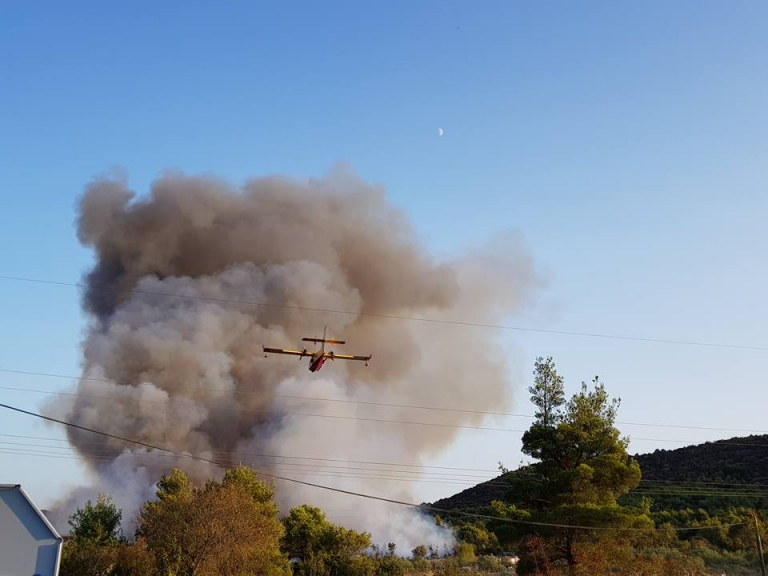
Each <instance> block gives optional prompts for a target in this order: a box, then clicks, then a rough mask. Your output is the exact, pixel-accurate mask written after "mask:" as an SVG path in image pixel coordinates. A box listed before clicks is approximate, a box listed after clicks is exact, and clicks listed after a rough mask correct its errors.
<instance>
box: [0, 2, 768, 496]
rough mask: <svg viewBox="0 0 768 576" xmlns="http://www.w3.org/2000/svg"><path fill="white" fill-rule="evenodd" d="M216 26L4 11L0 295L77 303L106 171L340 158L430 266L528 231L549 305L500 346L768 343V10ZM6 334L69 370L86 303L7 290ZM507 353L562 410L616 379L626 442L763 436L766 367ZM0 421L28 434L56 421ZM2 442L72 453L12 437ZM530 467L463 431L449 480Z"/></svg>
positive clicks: (161, 12) (530, 10)
mask: <svg viewBox="0 0 768 576" xmlns="http://www.w3.org/2000/svg"><path fill="white" fill-rule="evenodd" d="M220 4H221V5H218V6H214V4H213V3H210V2H183V3H182V2H162V3H150V2H138V3H123V4H122V5H117V4H115V3H99V2H69V3H66V4H61V3H53V2H36V3H26V4H24V5H22V3H17V4H16V5H11V4H10V3H4V4H3V5H2V6H0V50H1V51H2V55H3V57H2V64H1V65H0V79H1V80H0V186H1V187H2V188H0V189H1V190H2V197H3V210H2V215H1V216H0V221H1V222H2V226H0V242H2V245H3V247H4V249H3V251H2V257H1V258H0V264H1V265H0V274H3V275H12V276H24V277H32V278H41V279H49V280H58V281H63V282H75V281H77V280H78V279H79V278H80V274H81V272H82V271H83V270H84V269H85V268H86V267H87V266H88V264H89V262H90V255H89V254H88V253H87V252H85V251H84V250H83V249H82V248H81V247H80V246H79V244H78V243H77V239H76V236H75V230H74V203H75V201H76V198H77V197H78V195H79V194H80V193H81V191H82V188H83V186H84V185H85V184H86V183H87V182H88V181H89V179H90V178H91V177H93V176H94V175H95V174H98V173H101V172H103V171H105V170H107V169H109V168H111V167H113V166H122V167H124V168H125V169H126V170H127V171H128V174H129V176H130V181H131V185H132V186H133V187H134V189H136V190H139V191H146V189H147V187H148V186H149V184H150V183H151V181H152V179H153V178H154V177H156V176H157V175H158V173H159V172H161V171H162V170H164V169H167V168H180V169H183V170H185V171H189V172H195V173H198V172H206V171H210V172H214V173H216V174H219V175H222V176H224V177H227V178H230V179H232V180H233V181H235V182H239V181H242V180H243V179H244V178H246V177H247V176H250V175H258V174H265V173H284V174H289V175H292V176H299V177H301V176H314V175H321V174H323V173H324V172H326V171H327V170H328V169H329V168H330V167H331V166H332V165H333V163H335V162H339V161H343V162H347V163H349V164H350V165H351V167H352V168H353V169H354V170H356V171H357V172H358V173H359V174H360V175H361V176H362V177H363V178H365V179H367V180H370V181H374V182H377V183H381V184H383V185H385V186H386V187H387V189H388V191H389V194H390V197H391V199H392V200H393V201H394V202H395V203H397V204H399V205H400V206H402V207H403V208H404V209H405V210H406V211H407V212H408V214H409V215H410V216H411V218H412V219H413V222H414V225H415V227H416V228H417V230H418V231H419V233H420V235H421V236H422V237H423V239H424V241H425V242H426V243H427V245H428V246H429V247H430V249H431V250H432V252H433V253H434V254H435V255H437V256H439V257H442V256H449V255H451V254H453V253H455V252H456V251H458V250H460V249H462V248H463V247H465V246H467V245H469V244H472V243H478V242H483V241H486V240H487V239H488V238H490V237H492V236H493V235H494V233H496V232H499V231H505V230H508V229H516V230H519V231H521V232H522V233H523V234H524V235H525V237H526V240H527V242H528V244H529V246H530V249H531V251H532V253H533V254H534V256H535V258H536V262H537V264H538V266H540V268H541V269H542V270H543V271H545V272H546V273H547V275H548V277H549V279H550V283H549V287H548V289H547V290H546V291H545V292H544V293H543V294H541V297H540V299H539V302H538V305H537V306H536V307H535V308H533V309H531V310H528V311H526V313H525V314H524V315H522V316H521V317H519V318H515V319H510V320H509V321H510V322H514V323H516V324H519V325H524V326H534V327H541V328H547V329H555V330H570V331H584V332H600V333H612V334H627V335H632V336H647V337H655V338H667V339H683V340H698V341H710V342H724V343H733V344H743V345H753V346H768V337H767V336H766V335H765V331H764V326H765V325H766V320H768V310H767V309H766V306H765V298H764V295H765V294H766V291H767V288H768V275H766V272H765V266H764V246H765V245H766V240H768V233H766V230H765V226H764V218H765V217H764V215H765V210H766V207H767V204H768V200H766V197H765V194H764V191H765V184H766V171H765V166H766V165H768V163H767V160H768V158H767V157H766V156H767V155H768V146H767V145H768V130H767V129H768V115H766V113H765V103H766V102H767V101H768V77H767V76H766V74H765V70H766V69H767V67H766V65H767V64H768V37H766V35H765V30H766V25H768V5H766V4H765V3H764V2H758V1H743V2H739V3H736V4H733V3H724V2H714V1H702V0H696V1H682V0H681V1H678V2H674V3H670V2H645V3H636V2H622V1H619V2H616V1H611V2H607V1H606V2H582V3H578V4H577V3H567V2H551V3H547V4H546V5H544V4H542V3H523V2H502V1H490V0H489V1H486V2H482V3H476V2H445V1H440V2H437V1H421V2H404V1H403V2H386V3H377V4H375V5H374V4H373V3H369V2H333V1H326V2H313V3H310V2H304V3H298V2H297V3H290V6H289V5H288V3H277V2H261V3H253V2H225V3H220ZM438 127H442V128H443V129H444V130H445V135H444V136H443V137H442V138H438V136H437V129H438ZM0 314H1V315H2V318H3V321H2V324H0V326H2V328H1V329H0V368H3V369H16V370H31V371H40V372H55V373H61V374H75V373H77V370H78V366H79V341H80V337H81V334H82V330H83V327H84V322H85V320H84V318H83V316H82V315H81V313H80V310H79V305H78V296H77V293H76V291H75V290H74V289H73V288H67V287H55V286H43V285H31V284H24V283H15V282H11V281H5V280H2V281H0ZM500 337H501V338H503V339H504V342H505V343H508V344H509V346H510V350H514V352H513V354H512V356H511V358H510V369H511V370H513V371H514V372H516V373H518V374H528V373H529V372H530V368H531V366H532V363H533V359H534V357H535V356H537V355H548V354H552V355H554V356H555V358H556V361H557V363H558V367H559V368H560V369H561V372H562V373H563V375H564V376H565V377H566V383H567V385H568V386H569V391H574V390H575V388H576V386H577V385H578V383H579V382H580V381H581V380H589V379H590V378H591V377H592V376H593V375H594V374H595V373H599V374H600V375H601V378H602V379H604V380H605V381H606V383H607V385H608V387H609V390H610V391H611V392H612V393H613V394H616V395H619V396H621V397H622V399H623V402H624V403H623V408H622V410H621V413H620V419H621V420H622V421H627V422H647V423H662V424H669V423H676V424H681V425H692V426H714V427H723V428H749V429H762V428H766V429H768V425H766V424H763V421H764V418H763V414H764V409H763V404H764V401H765V392H764V391H765V389H766V387H765V376H764V374H765V370H764V366H765V361H766V359H767V358H768V352H764V351H746V350H734V349H721V348H701V347H699V348H696V347H683V346H674V345H661V344H649V343H639V342H627V341H609V340H597V339H589V338H579V337H566V336H554V335H543V334H532V333H516V332H512V331H510V332H504V333H500ZM64 384H65V382H61V381H51V380H50V379H44V378H32V377H20V376H11V375H8V374H4V375H3V374H0V386H5V387H26V388H35V389H57V388H61V387H62V386H64ZM517 396H518V401H517V404H516V409H517V411H529V408H528V403H527V394H526V393H525V392H524V390H523V389H522V388H520V389H519V390H517ZM0 398H3V401H7V402H8V403H11V404H15V405H19V406H21V407H25V408H28V409H34V410H36V409H38V408H39V405H40V401H41V398H42V396H40V395H36V394H30V393H23V392H12V391H9V390H0ZM445 403H446V405H450V399H445ZM495 424H496V425H500V426H505V427H510V428H519V427H525V426H526V425H527V424H526V423H525V422H520V421H517V422H515V421H514V420H508V421H504V422H501V423H495ZM622 430H624V431H625V432H626V433H628V434H630V435H631V436H634V437H635V438H651V439H653V438H655V439H659V440H687V441H698V440H703V439H714V438H719V437H728V436H731V435H733V434H729V433H727V432H715V431H710V432H705V431H693V430H685V429H674V428H649V427H638V426H628V425H627V426H622ZM0 434H18V435H31V436H34V435H38V436H50V435H52V434H58V433H57V432H55V431H53V430H50V429H47V428H45V427H43V426H42V425H41V424H38V423H36V422H34V421H30V420H29V419H28V418H26V417H22V416H15V415H9V414H5V413H4V414H2V417H0ZM0 440H3V441H13V440H11V439H10V438H9V437H2V438H0ZM18 441H19V442H23V440H18ZM679 445H681V444H680V443H672V442H661V441H647V440H635V441H633V444H632V448H633V449H635V450H642V451H645V450H649V449H654V448H672V447H676V446H679ZM518 448H519V441H518V438H517V437H516V436H515V435H511V434H504V433H494V432H484V433H480V432H477V433H469V432H468V433H466V434H464V435H462V440H461V441H460V442H459V443H458V444H457V446H456V447H455V449H452V450H450V451H449V452H448V453H446V454H445V455H444V456H442V457H441V458H440V459H439V462H440V463H450V465H456V466H472V467H482V468H487V467H493V466H494V464H495V462H496V461H497V460H500V459H502V460H505V461H507V462H508V463H512V462H513V461H514V460H515V459H516V458H518V456H517V450H518ZM52 465H53V466H55V470H56V475H57V477H60V479H61V480H60V483H58V482H57V483H52V482H51V481H50V479H51V472H50V467H51V466H52ZM0 470H2V471H3V475H4V476H7V477H3V478H0V482H20V483H22V484H25V485H26V486H27V487H28V491H29V492H30V493H31V494H32V495H33V497H35V498H37V499H38V500H41V501H43V503H45V502H47V501H50V499H51V498H52V497H54V496H55V495H57V494H59V493H60V492H61V489H62V486H63V485H75V484H77V483H78V482H80V481H81V478H82V476H81V475H82V471H81V470H80V469H79V468H78V467H77V465H76V463H75V462H73V461H69V460H55V461H54V460H45V459H43V458H36V457H31V456H20V455H11V454H3V453H2V450H0ZM434 488H435V487H431V489H432V490H434ZM440 488H441V490H442V489H443V488H442V487H440ZM445 491H447V492H450V489H449V488H446V489H445ZM433 494H434V493H433Z"/></svg>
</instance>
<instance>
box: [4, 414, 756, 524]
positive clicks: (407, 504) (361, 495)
mask: <svg viewBox="0 0 768 576" xmlns="http://www.w3.org/2000/svg"><path fill="white" fill-rule="evenodd" d="M0 408H5V409H6V410H11V411H14V412H18V413H21V414H26V415H28V416H33V417H35V418H40V419H42V420H47V421H49V422H54V423H56V424H61V425H63V426H68V427H71V428H76V429H78V430H82V431H84V432H89V433H91V434H98V435H100V436H104V437H107V438H112V439H114V440H119V441H121V442H126V443H128V444H135V445H137V446H143V447H144V448H149V449H150V450H158V451H161V452H166V453H169V454H173V455H175V456H178V457H181V458H190V459H193V460H198V461H200V462H207V463H208V464H212V465H214V466H218V467H220V468H226V467H227V466H226V465H225V464H224V463H222V462H219V461H216V460H212V459H210V458H204V457H202V456H196V455H194V454H190V453H186V454H185V453H183V452H178V451H176V450H172V449H170V448H165V447H162V446H156V445H153V444H149V443H147V442H142V441H140V440H133V439H131V438H125V437H123V436H118V435H116V434H110V433H109V432H104V431H101V430H95V429H93V428H88V427H86V426H81V425H79V424H75V423H73V422H67V421H65V420H59V419H58V418H52V417H50V416H44V415H43V414H38V413H36V412H31V411H29V410H24V409H22V408H17V407H15V406H10V405H8V404H2V403H0ZM261 474H262V475H263V476H266V477H268V478H272V479H274V480H282V481H284V482H291V483H294V484H300V485H303V486H309V487H312V488H318V489H321V490H327V491H330V492H336V493H339V494H347V495H349V496H355V497H358V498H365V499H368V500H376V501H379V502H386V503H389V504H396V505H399V506H405V507H408V508H414V509H417V510H428V511H431V512H438V513H443V514H446V513H447V514H456V515H461V516H469V517H472V518H482V519H487V520H494V521H498V522H507V523H511V524H522V525H529V526H542V527H549V528H567V529H578V530H595V531H606V530H611V531H630V532H649V531H655V530H656V528H655V527H654V528H637V527H615V526H579V525H574V524H559V523H552V522H536V521H532V520H518V519H513V518H500V517H497V516H491V515H489V514H476V513H472V512H465V511H459V510H448V509H443V508H438V507H435V506H429V505H424V504H422V505H419V504H414V503H412V502H405V501H403V500H395V499H393V498H385V497H382V496H374V495H372V494H364V493H362V492H356V491H353V490H344V489H343V488H336V487H333V486H326V485H323V484H316V483H314V482H307V481H305V480H299V479H297V478H289V477H286V476H281V475H277V474H270V473H266V472H261ZM745 524H747V522H735V523H732V524H721V525H718V526H691V527H682V528H672V530H674V531H698V530H711V529H722V528H730V527H733V526H742V525H745Z"/></svg>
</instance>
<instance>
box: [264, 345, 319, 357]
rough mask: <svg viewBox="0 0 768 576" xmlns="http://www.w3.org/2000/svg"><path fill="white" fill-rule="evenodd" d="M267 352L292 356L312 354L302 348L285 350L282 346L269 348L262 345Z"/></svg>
mask: <svg viewBox="0 0 768 576" xmlns="http://www.w3.org/2000/svg"><path fill="white" fill-rule="evenodd" d="M262 348H263V349H264V353H265V354H288V355H290V356H312V354H310V353H309V352H306V351H304V352H302V351H301V350H283V349H282V348H267V347H266V346H262Z"/></svg>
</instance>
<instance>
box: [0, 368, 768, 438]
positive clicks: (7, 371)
mask: <svg viewBox="0 0 768 576" xmlns="http://www.w3.org/2000/svg"><path fill="white" fill-rule="evenodd" d="M0 374H16V375H21V376H40V377H43V378H58V379H66V380H82V381H86V382H103V383H107V384H116V385H119V386H126V387H133V386H135V384H134V383H130V382H119V381H114V380H109V379H108V378H93V377H80V376H67V375H64V374H53V373H50V372H32V371H28V370H11V369H6V368H0ZM0 390H9V391H16V392H35V393H40V394H58V395H61V396H83V397H91V398H100V396H97V395H92V394H85V393H79V392H78V393H75V392H60V391H49V390H35V389H31V388H20V387H12V386H0ZM210 390H211V391H216V390H224V389H222V388H211V389H210ZM230 392H232V393H233V394H238V395H239V394H242V395H248V394H258V393H257V392H248V391H237V390H232V391H230ZM274 397H275V398H286V399H292V400H310V401H322V402H340V403H345V404H362V405H373V406H385V407H390V408H409V409H420V410H438V411H442V412H464V413H470V414H477V415H488V416H509V417H517V418H528V419H534V418H535V416H533V415H531V414H515V413H508V412H486V411H481V410H465V409H453V408H441V407H430V406H416V405H409V404H392V403H385V402H371V401H363V400H349V399H338V398H317V397H311V396H287V395H281V394H275V395H274ZM101 398H104V397H101ZM142 402H156V403H162V402H163V401H161V400H148V399H147V400H142ZM241 411H243V412H269V411H268V410H253V409H242V410H241ZM280 414H285V413H284V412H280ZM289 414H290V413H289ZM294 415H301V416H304V415H305V414H295V413H294ZM315 416H322V415H319V414H317V415H315ZM338 418H342V417H341V416H338ZM343 418H353V417H343ZM374 421H377V420H374ZM385 421H389V422H395V423H397V424H401V423H405V424H410V423H412V422H400V421H395V420H385ZM419 424H422V425H434V426H456V427H462V426H461V425H453V424H429V423H424V422H421V423H419ZM616 424H620V425H623V426H645V427H651V428H679V429H684V430H702V431H710V432H749V433H751V434H768V430H756V429H747V428H717V427H712V426H689V425H683V424H654V423H643V422H624V421H618V420H617V421H616ZM469 428H470V429H480V430H492V431H497V432H525V431H524V430H515V429H509V428H486V427H479V428H478V427H475V426H470V427H469ZM636 440H641V438H636ZM642 440H651V441H653V439H647V438H642ZM659 441H661V442H663V441H664V440H659ZM672 442H687V440H680V441H678V440H674V441H672Z"/></svg>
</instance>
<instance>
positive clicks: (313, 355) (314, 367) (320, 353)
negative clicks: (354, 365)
mask: <svg viewBox="0 0 768 576" xmlns="http://www.w3.org/2000/svg"><path fill="white" fill-rule="evenodd" d="M326 331H327V329H326V328H323V337H322V338H302V339H301V340H302V342H315V343H318V344H319V343H322V346H321V347H320V350H317V351H315V352H307V349H306V348H304V349H303V350H283V349H281V348H267V347H266V346H262V348H263V349H264V358H266V357H267V354H288V355H290V356H298V357H299V361H301V359H302V358H304V357H305V356H306V357H308V358H310V360H309V371H310V372H317V371H318V370H320V368H322V367H323V364H325V361H326V360H328V359H330V360H361V361H363V362H365V365H366V366H369V365H370V361H371V358H372V357H373V354H371V355H369V356H350V355H349V354H336V353H335V352H333V351H329V352H326V351H325V345H326V344H345V342H344V340H333V339H330V338H326V337H325V336H326Z"/></svg>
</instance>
